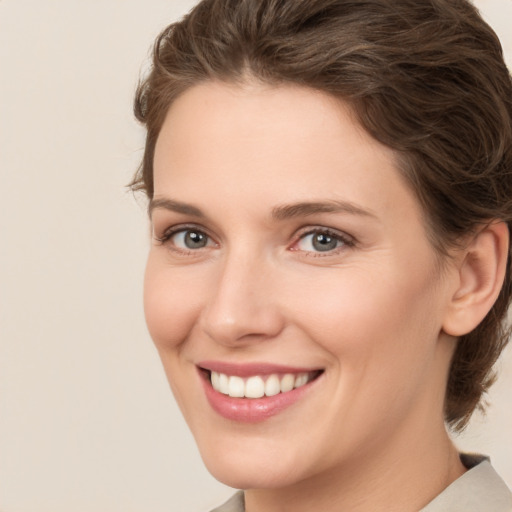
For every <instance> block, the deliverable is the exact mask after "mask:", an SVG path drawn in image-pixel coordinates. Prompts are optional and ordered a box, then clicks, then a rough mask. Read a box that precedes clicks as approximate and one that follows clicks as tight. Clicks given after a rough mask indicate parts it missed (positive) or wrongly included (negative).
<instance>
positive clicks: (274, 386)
mask: <svg viewBox="0 0 512 512" xmlns="http://www.w3.org/2000/svg"><path fill="white" fill-rule="evenodd" d="M278 393H281V383H280V382H279V377H278V376H277V375H271V376H270V377H269V378H268V379H267V382H265V395H267V396H274V395H277V394H278Z"/></svg>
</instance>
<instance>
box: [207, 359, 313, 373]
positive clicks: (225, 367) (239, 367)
mask: <svg viewBox="0 0 512 512" xmlns="http://www.w3.org/2000/svg"><path fill="white" fill-rule="evenodd" d="M197 366H198V367H199V368H201V369H203V370H208V371H213V372H217V373H224V374H226V375H235V376H238V377H249V376H251V375H271V374H274V373H308V372H311V371H318V370H322V368H313V367H309V368H308V367H296V366H287V365H282V364H273V363H263V362H261V363H259V362H256V363H230V362H225V361H201V362H200V363H198V364H197Z"/></svg>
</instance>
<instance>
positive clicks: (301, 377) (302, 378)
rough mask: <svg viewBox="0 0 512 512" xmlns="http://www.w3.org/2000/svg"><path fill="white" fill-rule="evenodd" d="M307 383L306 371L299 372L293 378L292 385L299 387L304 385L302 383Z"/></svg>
mask: <svg viewBox="0 0 512 512" xmlns="http://www.w3.org/2000/svg"><path fill="white" fill-rule="evenodd" d="M307 383H308V374H307V373H301V374H300V375H298V376H297V378H296V379H295V384H294V387H296V388H300V387H301V386H304V384H307Z"/></svg>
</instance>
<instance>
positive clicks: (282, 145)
mask: <svg viewBox="0 0 512 512" xmlns="http://www.w3.org/2000/svg"><path fill="white" fill-rule="evenodd" d="M154 182H155V195H154V200H153V202H152V205H151V221H152V231H153V242H152V246H151V250H150V254H149V259H148V264H147V271H146V278H145V312H146V318H147V323H148V327H149V331H150V333H151V336H152V338H153V340H154V342H155V345H156V347H157V349H158V351H159V354H160V356H161V359H162V362H163V365H164V368H165V371H166V373H167V377H168V380H169V382H170V385H171V387H172V390H173V392H174V395H175V397H176V400H177V402H178V404H179V406H180V408H181V410H182V412H183V414H184V417H185V419H186V421H187V423H188V425H189V427H190V429H191V431H192V433H193V435H194V437H195V439H196V441H197V444H198V447H199V450H200V452H201V455H202V457H203V460H204V462H205V464H206V466H207V467H208V469H209V470H210V472H211V473H212V474H213V475H214V476H215V477H216V478H218V479H219V480H221V481H222V482H224V483H226V484H228V485H230V486H233V487H236V488H241V489H246V493H245V497H246V509H247V511H248V512H259V511H263V510H265V511H267V512H277V511H282V512H284V511H289V510H290V511H291V510H293V511H294V512H302V511H306V510H322V511H326V512H329V511H331V510H332V511H334V510H338V511H339V510H351V511H356V512H357V511H378V510H386V511H397V512H398V511H404V512H405V511H411V512H412V511H417V510H419V509H420V508H421V507H423V506H425V505H426V504H427V503H428V502H429V501H431V500H432V499H433V498H434V497H435V496H436V495H437V494H439V493H440V492H441V491H442V490H443V489H444V488H445V487H446V486H447V485H449V484H450V483H451V482H453V481H454V480H455V479H456V478H458V477H459V476H460V475H461V474H462V473H463V472H464V471H465V469H464V467H463V466H462V464H461V463H460V460H459V458H458V455H457V452H456V450H455V448H454V447H453V445H452V443H451V441H450V439H449V437H448V435H447V433H446V429H445V426H444V422H443V399H444V391H445V387H446V381H447V375H448V371H449V362H450V358H451V356H452V354H453V350H454V347H455V343H456V336H458V335H460V334H461V333H462V331H465V330H467V328H468V326H469V327H470V325H469V324H471V322H473V323H474V322H476V321H477V320H478V316H479V315H480V316H482V315H484V314H485V312H484V310H485V309H486V308H488V307H490V305H489V306H488V305H487V303H490V304H492V302H491V301H492V300H493V298H492V297H493V296H494V295H496V289H497V290H499V285H498V284H492V283H490V281H492V279H490V278H489V279H487V278H485V279H487V281H489V282H487V281H486V284H487V288H486V290H487V292H486V293H487V294H486V300H487V302H486V303H485V304H484V305H480V303H481V302H485V301H483V299H480V302H479V303H478V304H479V307H480V309H479V310H478V311H479V313H478V314H477V313H475V311H473V314H472V315H470V314H468V313H467V305H468V303H470V304H471V300H470V299H468V293H467V291H468V290H469V289H471V290H475V289H476V288H477V285H478V286H479V288H478V289H479V290H480V289H481V288H482V287H483V281H485V279H484V278H480V277H479V276H481V275H483V274H484V272H483V271H480V267H481V265H480V263H479V262H480V261H484V260H485V261H491V260H492V261H493V262H494V263H493V264H494V267H493V268H496V269H498V267H499V268H501V267H503V264H501V263H499V262H498V263H496V261H497V259H496V258H494V259H493V257H494V256H492V255H493V254H494V255H495V254H497V253H498V252H499V251H497V250H495V249H496V247H498V246H499V247H501V246H502V245H503V244H502V245H500V243H501V242H500V240H501V239H500V238H499V233H500V229H501V230H502V231H503V229H502V228H500V227H499V225H497V226H498V227H496V228H494V227H493V226H491V227H489V228H488V231H486V233H485V234H484V235H483V242H482V244H483V247H484V248H483V249H482V250H481V251H480V252H478V251H477V250H474V251H473V253H474V254H477V256H474V257H472V258H468V252H467V250H466V252H461V253H460V254H456V255H455V257H454V258H453V260H452V261H450V262H449V263H447V264H446V265H445V266H444V271H443V272H440V270H439V265H438V259H437V256H436V253H435V251H434V249H433V248H432V246H431V244H430V242H429V239H428V237H427V234H426V230H425V223H424V220H423V219H424V215H423V213H422V211H421V209H420V207H419V204H418V202H417V200H416V198H415V197H414V195H413V193H412V192H411V190H410V189H409V188H408V186H407V185H406V184H405V182H404V181H403V179H402V178H401V176H400V174H399V173H398V171H397V168H396V163H395V159H394V155H393V153H392V151H391V150H389V149H388V148H386V147H384V146H382V145H381V144H379V143H378V142H376V141H375V140H374V139H372V138H371V137H370V136H369V135H368V134H367V133H366V132H364V131H363V130H362V129H361V127H360V126H359V125H358V124H357V122H356V121H355V119H354V116H353V115H352V114H351V112H350V110H349V109H348V107H346V106H345V105H343V104H342V103H341V102H339V101H336V100H334V99H332V98H331V97H329V96H327V95H326V94H323V93H320V92H317V91H312V90H309V89H306V88H300V87H294V86H279V87H270V86H264V85H260V84H257V83H249V84H247V85H245V86H234V85H226V84H221V83H212V82H209V83H205V84H201V85H198V86H195V87H192V88H191V89H189V90H188V91H186V92H185V93H184V94H183V95H182V96H180V97H179V98H178V99H177V100H176V101H175V102H174V103H173V105H172V106H171V108H170V110H169V112H168V114H167V117H166V120H165V123H164V125H163V127H162V129H161V132H160V136H159V139H158V142H157V146H156V150H155V163H154ZM493 229H494V231H493ZM497 232H498V235H496V233H497ZM489 233H490V235H489ZM504 236H505V235H503V237H504ZM475 243H476V242H475ZM482 244H481V245H482ZM474 247H475V246H473V249H474ZM478 247H480V246H478ZM493 247H494V249H493ZM478 255H480V257H478ZM486 258H487V259H486ZM466 261H470V265H469V269H468V268H466V267H464V272H461V268H462V267H463V266H464V265H465V263H464V262H466ZM479 265H480V266H479ZM500 265H501V266H500ZM475 269H476V270H475ZM496 273H499V272H498V271H496V272H494V274H496ZM491 274H492V273H489V272H487V274H485V275H486V276H489V275H491ZM494 274H492V275H494ZM498 281H499V276H498V278H496V282H498ZM493 282H494V281H493ZM489 283H490V284H489ZM464 287H465V288H464ZM493 294H494V295H493ZM473 303H476V299H475V300H473ZM475 307H476V306H475ZM480 310H481V311H480ZM469 317H470V319H471V322H469V321H468V318H469ZM464 321H466V323H467V324H468V325H463V322H464ZM471 328H472V327H471ZM211 361H214V362H215V364H220V365H227V366H226V368H228V369H229V368H235V369H236V368H242V369H243V370H240V371H241V373H244V372H245V373H244V376H245V377H244V378H245V381H244V382H246V381H247V378H248V375H247V372H248V371H249V373H250V368H256V366H257V367H258V368H260V367H261V370H258V371H256V370H254V372H256V373H260V374H261V375H256V377H258V376H259V377H260V378H261V380H263V381H264V382H265V381H266V380H267V379H268V378H269V374H270V373H272V372H271V370H268V369H265V368H267V367H266V366H265V367H264V366H262V365H280V367H284V368H285V369H284V370H283V372H282V373H286V368H289V369H290V370H289V371H290V372H292V373H293V371H294V370H293V369H297V368H299V369H302V370H305V371H311V373H310V374H309V378H310V379H312V380H311V382H308V383H307V384H306V385H305V386H304V387H303V388H300V391H301V394H297V396H298V398H296V399H293V400H291V401H290V403H289V404H288V406H286V407H285V408H283V409H282V410H277V412H275V413H273V414H271V415H269V416H261V415H259V416H258V414H260V412H261V411H260V412H258V411H259V410H258V408H257V407H256V408H255V407H253V409H252V410H253V412H252V413H250V414H249V413H247V414H246V413H240V412H239V410H240V409H241V408H243V404H248V403H249V402H250V401H251V400H252V398H237V397H233V398H230V397H226V395H221V394H220V393H219V392H218V391H215V390H214V389H213V388H211V384H210V380H209V379H210V372H209V371H208V370H209V368H208V365H209V363H205V362H211ZM251 364H253V365H256V366H247V365H251ZM229 365H231V366H229ZM258 365H259V366H258ZM222 368H224V367H222ZM247 368H249V370H247ZM272 368H273V367H272ZM210 369H211V368H210ZM225 372H226V373H228V370H225ZM313 372H314V373H313ZM232 373H236V370H233V371H232ZM274 373H275V372H274ZM313 376H314V377H315V378H314V379H313ZM279 377H282V375H281V374H280V375H279ZM207 386H210V388H209V391H208V392H206V393H205V389H206V387H207ZM295 391H297V390H295ZM207 395H209V396H210V397H212V396H213V399H212V401H210V399H209V398H208V396H207ZM278 396H281V395H278ZM282 396H285V393H284V394H283V393H282ZM289 396H292V395H289ZM219 397H220V398H221V400H220V402H222V403H223V404H224V406H225V409H226V408H227V409H229V411H232V410H233V411H235V412H234V413H231V412H229V413H226V414H228V416H226V414H224V413H219V410H218V409H216V407H215V406H212V404H213V403H216V402H215V401H216V400H217V399H218V398H219ZM265 400H266V398H265V397H263V398H261V399H260V401H261V404H262V407H265ZM242 402H243V404H242V406H240V404H241V403H242ZM253 403H256V402H253ZM231 406H232V407H231ZM237 411H238V412H237ZM229 414H232V415H231V416H229Z"/></svg>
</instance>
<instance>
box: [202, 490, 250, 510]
mask: <svg viewBox="0 0 512 512" xmlns="http://www.w3.org/2000/svg"><path fill="white" fill-rule="evenodd" d="M244 511H245V505H244V493H243V491H238V492H237V493H236V494H234V495H233V496H231V498H230V499H229V500H228V501H226V503H224V504H223V505H221V506H220V507H217V508H214V509H213V510H211V511H210V512H244Z"/></svg>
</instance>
